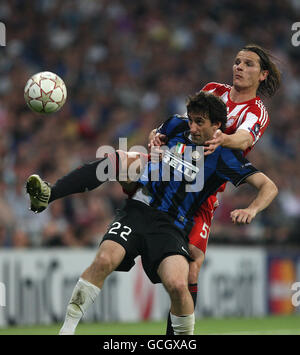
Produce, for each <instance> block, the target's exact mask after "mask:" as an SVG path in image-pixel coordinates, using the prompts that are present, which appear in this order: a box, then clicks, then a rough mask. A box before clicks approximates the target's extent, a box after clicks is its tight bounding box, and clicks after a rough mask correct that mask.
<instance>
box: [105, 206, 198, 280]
mask: <svg viewBox="0 0 300 355" xmlns="http://www.w3.org/2000/svg"><path fill="white" fill-rule="evenodd" d="M104 240H113V241H115V242H117V243H119V244H121V245H122V246H123V247H124V249H125V250H126V254H125V257H124V259H123V261H122V262H121V264H120V265H119V266H118V268H117V269H116V271H129V270H130V269H131V268H132V267H133V266H134V264H135V261H134V259H135V258H136V257H137V256H138V255H141V259H142V264H143V268H144V270H145V272H146V274H147V276H148V277H149V279H150V280H151V281H152V282H153V283H160V282H161V280H160V277H159V276H158V274H157V268H158V266H159V264H160V262H161V261H162V260H163V259H164V258H166V257H167V256H169V255H177V254H179V255H183V256H185V257H186V259H187V260H188V261H193V259H192V258H191V257H190V254H189V248H188V236H187V235H186V234H185V232H184V231H183V230H182V229H180V228H178V227H177V226H175V225H174V221H173V219H172V218H171V217H170V216H169V215H168V214H167V213H165V212H161V211H158V210H155V209H154V208H152V207H149V206H147V205H146V204H144V203H142V202H139V201H136V200H127V201H126V205H125V207H124V208H123V209H122V210H120V211H119V212H118V213H117V215H116V217H115V219H114V221H113V222H112V223H111V224H110V226H109V227H108V231H107V232H106V234H105V235H104V237H103V240H102V242H103V241H104ZM102 242H101V243H102Z"/></svg>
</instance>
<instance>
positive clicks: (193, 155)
mask: <svg viewBox="0 0 300 355" xmlns="http://www.w3.org/2000/svg"><path fill="white" fill-rule="evenodd" d="M201 157H202V155H201V153H200V152H198V150H193V151H192V153H191V158H192V159H193V160H194V161H197V160H199V159H201Z"/></svg>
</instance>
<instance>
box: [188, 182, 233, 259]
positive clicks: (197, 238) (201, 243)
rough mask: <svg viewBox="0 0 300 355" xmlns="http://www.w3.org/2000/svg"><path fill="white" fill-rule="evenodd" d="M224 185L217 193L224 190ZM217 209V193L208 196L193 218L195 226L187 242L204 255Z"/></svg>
mask: <svg viewBox="0 0 300 355" xmlns="http://www.w3.org/2000/svg"><path fill="white" fill-rule="evenodd" d="M225 186H226V184H223V185H222V186H221V187H220V188H219V190H218V192H222V191H224V190H225ZM217 207H218V199H217V193H216V194H215V195H212V196H209V197H208V199H207V200H206V201H205V202H203V203H202V205H201V207H200V208H199V210H198V211H197V213H196V214H195V217H194V221H195V224H194V226H193V228H192V230H191V232H190V234H189V240H190V241H189V242H190V244H193V245H194V246H195V247H197V248H198V249H200V250H201V251H202V252H203V253H204V254H205V252H206V247H207V242H208V237H209V232H210V227H211V222H212V219H213V216H214V212H215V210H216V209H217Z"/></svg>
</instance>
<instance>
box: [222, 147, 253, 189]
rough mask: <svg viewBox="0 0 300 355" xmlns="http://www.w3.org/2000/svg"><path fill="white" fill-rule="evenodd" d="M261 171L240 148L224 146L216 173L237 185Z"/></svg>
mask: <svg viewBox="0 0 300 355" xmlns="http://www.w3.org/2000/svg"><path fill="white" fill-rule="evenodd" d="M257 172H259V170H257V169H256V168H255V167H254V166H253V165H252V164H251V163H250V162H249V160H247V159H246V158H245V157H244V156H243V154H242V152H241V151H240V150H232V149H227V148H222V149H221V152H220V155H219V158H218V163H217V167H216V174H217V175H218V176H219V177H220V178H221V179H224V180H226V181H230V182H232V183H233V185H235V186H239V185H241V184H243V183H244V182H245V179H246V178H247V177H248V176H250V175H252V174H255V173H257Z"/></svg>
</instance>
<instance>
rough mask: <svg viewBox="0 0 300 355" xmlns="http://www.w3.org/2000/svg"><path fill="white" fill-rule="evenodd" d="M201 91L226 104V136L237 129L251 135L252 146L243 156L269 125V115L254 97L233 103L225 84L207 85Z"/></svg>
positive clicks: (261, 103)
mask: <svg viewBox="0 0 300 355" xmlns="http://www.w3.org/2000/svg"><path fill="white" fill-rule="evenodd" d="M202 90H203V91H207V92H210V93H213V94H214V95H216V96H219V97H220V98H221V99H222V100H223V101H224V103H225V104H226V106H227V124H226V130H225V133H226V134H233V133H235V132H236V131H237V130H239V129H244V130H246V131H248V132H249V133H250V134H251V135H252V137H253V144H252V146H251V147H249V148H248V149H247V150H245V152H244V154H245V155H246V154H247V153H249V151H250V150H251V149H252V148H253V146H254V144H255V143H256V142H257V141H258V140H259V139H260V137H261V136H262V135H263V134H264V132H265V129H266V128H267V127H268V125H269V115H268V112H267V110H266V108H265V106H264V104H263V102H262V101H261V99H260V98H259V97H258V96H256V97H255V98H253V99H251V100H248V101H245V102H239V103H236V102H233V101H231V99H230V95H229V93H230V90H231V86H230V85H226V84H219V83H208V84H206V85H205V86H204V88H203V89H202Z"/></svg>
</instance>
